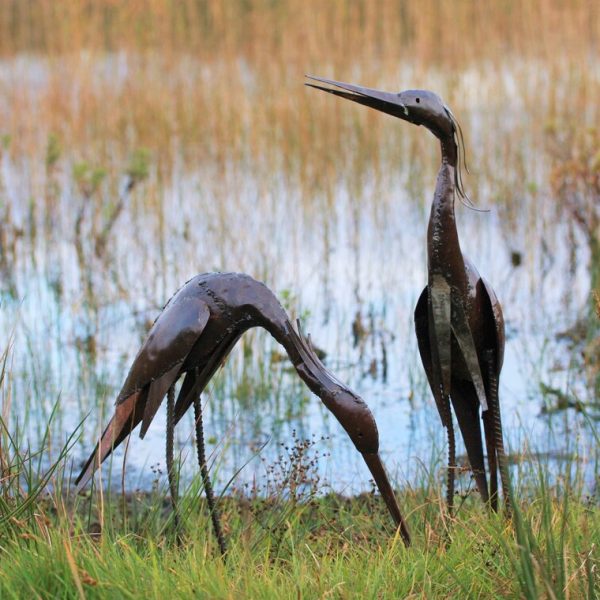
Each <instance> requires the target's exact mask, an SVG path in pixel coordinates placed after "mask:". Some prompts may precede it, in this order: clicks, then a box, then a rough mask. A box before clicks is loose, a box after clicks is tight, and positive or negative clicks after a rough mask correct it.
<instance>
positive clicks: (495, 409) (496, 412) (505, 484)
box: [488, 360, 511, 516]
mask: <svg viewBox="0 0 600 600" xmlns="http://www.w3.org/2000/svg"><path fill="white" fill-rule="evenodd" d="M488 369H489V379H490V400H489V405H490V409H491V411H492V419H493V421H492V429H493V430H494V441H495V442H496V454H497V457H498V465H499V467H500V481H501V482H502V493H503V495H504V504H505V506H506V514H507V516H510V513H511V497H510V479H509V475H508V461H507V458H506V453H505V451H504V441H503V439H502V419H501V417H500V400H499V398H498V375H497V373H496V371H495V369H494V368H493V361H492V360H488Z"/></svg>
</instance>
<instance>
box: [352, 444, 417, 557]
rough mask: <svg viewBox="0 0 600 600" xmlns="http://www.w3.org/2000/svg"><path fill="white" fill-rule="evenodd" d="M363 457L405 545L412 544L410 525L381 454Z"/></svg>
mask: <svg viewBox="0 0 600 600" xmlns="http://www.w3.org/2000/svg"><path fill="white" fill-rule="evenodd" d="M362 457H363V458H364V459H365V462H366V463H367V467H369V471H371V475H373V479H374V480H375V484H376V485H377V488H378V489H379V492H380V493H381V496H382V497H383V500H384V501H385V504H386V506H387V507H388V510H389V511H390V514H391V515H392V518H393V519H394V522H395V523H396V527H399V528H400V535H401V536H402V540H403V541H404V545H405V546H410V533H409V532H408V527H407V526H406V523H405V522H404V519H403V518H402V514H401V513H400V507H399V506H398V502H397V501H396V496H395V495H394V490H393V489H392V486H391V484H390V480H389V479H388V476H387V473H386V472H385V469H384V467H383V463H382V462H381V459H380V458H379V454H366V453H363V455H362Z"/></svg>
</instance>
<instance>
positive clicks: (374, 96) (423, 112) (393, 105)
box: [305, 75, 477, 210]
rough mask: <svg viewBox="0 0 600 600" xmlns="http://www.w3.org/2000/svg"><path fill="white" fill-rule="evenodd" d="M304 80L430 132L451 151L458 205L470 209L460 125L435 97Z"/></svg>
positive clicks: (330, 81) (335, 94)
mask: <svg viewBox="0 0 600 600" xmlns="http://www.w3.org/2000/svg"><path fill="white" fill-rule="evenodd" d="M307 77H308V79H312V80H313V81H318V82H319V83H324V84H326V85H329V86H334V87H333V88H331V87H323V86H322V85H317V84H315V83H306V84H305V85H307V86H309V87H313V88H315V89H317V90H322V91H324V92H328V93H330V94H333V95H334V96H340V97H341V98H346V99H347V100H352V102H357V103H358V104H363V105H364V106H368V107H369V108H374V109H375V110H378V111H380V112H384V113H387V114H388V115H392V116H393V117H397V118H399V119H402V120H403V121H408V122H409V123H413V124H414V125H422V126H423V127H426V128H427V129H429V131H431V133H433V135H435V136H436V137H437V138H438V139H439V140H440V142H441V144H442V147H443V148H446V150H448V149H450V154H451V155H453V156H454V160H455V161H456V167H457V168H456V171H455V185H456V191H457V192H458V195H459V198H460V199H461V202H463V204H465V205H466V206H468V207H470V208H473V204H472V203H471V200H470V199H469V197H468V196H467V194H466V192H465V190H464V186H463V182H462V174H461V169H462V168H463V167H464V169H465V170H466V171H467V172H468V171H469V169H468V168H467V163H466V159H465V144H464V139H463V135H462V130H461V127H460V123H459V122H458V120H457V119H456V117H455V116H454V115H453V114H452V111H451V110H450V109H449V108H448V106H446V104H444V101H443V100H442V99H441V98H440V97H439V96H438V95H437V94H435V93H434V92H430V91H429V90H406V91H404V92H397V93H393V92H382V91H380V90H374V89H372V88H366V87H362V86H360V85H353V84H351V83H342V82H341V81H333V80H332V79H323V78H322V77H314V76H312V75H307ZM334 88H338V89H334ZM461 162H462V166H461ZM475 210H477V209H475Z"/></svg>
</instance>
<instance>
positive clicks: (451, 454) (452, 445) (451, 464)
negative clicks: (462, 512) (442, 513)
mask: <svg viewBox="0 0 600 600" xmlns="http://www.w3.org/2000/svg"><path fill="white" fill-rule="evenodd" d="M446 431H447V432H448V486H447V490H446V503H447V505H448V515H449V516H450V517H451V516H452V513H453V512H454V479H455V476H456V440H455V438H454V425H453V424H452V418H450V420H449V421H448V425H447V426H446Z"/></svg>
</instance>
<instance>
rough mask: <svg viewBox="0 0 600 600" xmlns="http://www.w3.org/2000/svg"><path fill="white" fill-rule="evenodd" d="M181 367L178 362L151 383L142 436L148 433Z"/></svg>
mask: <svg viewBox="0 0 600 600" xmlns="http://www.w3.org/2000/svg"><path fill="white" fill-rule="evenodd" d="M180 367H181V365H180V364H179V363H177V364H176V365H175V366H174V367H173V368H172V369H170V370H169V371H167V372H166V373H164V374H163V375H161V376H160V377H159V378H158V379H155V380H154V381H153V382H152V383H151V384H150V388H149V391H148V399H147V400H146V402H145V407H144V422H143V423H142V429H141V431H140V437H141V438H143V437H144V436H145V435H146V432H147V431H148V427H150V423H152V419H154V415H156V413H157V411H158V409H159V407H160V405H161V402H162V401H163V399H164V397H165V394H166V393H167V390H168V389H169V388H170V387H171V386H172V385H173V383H174V382H175V380H176V379H177V377H178V376H179V369H180Z"/></svg>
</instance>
